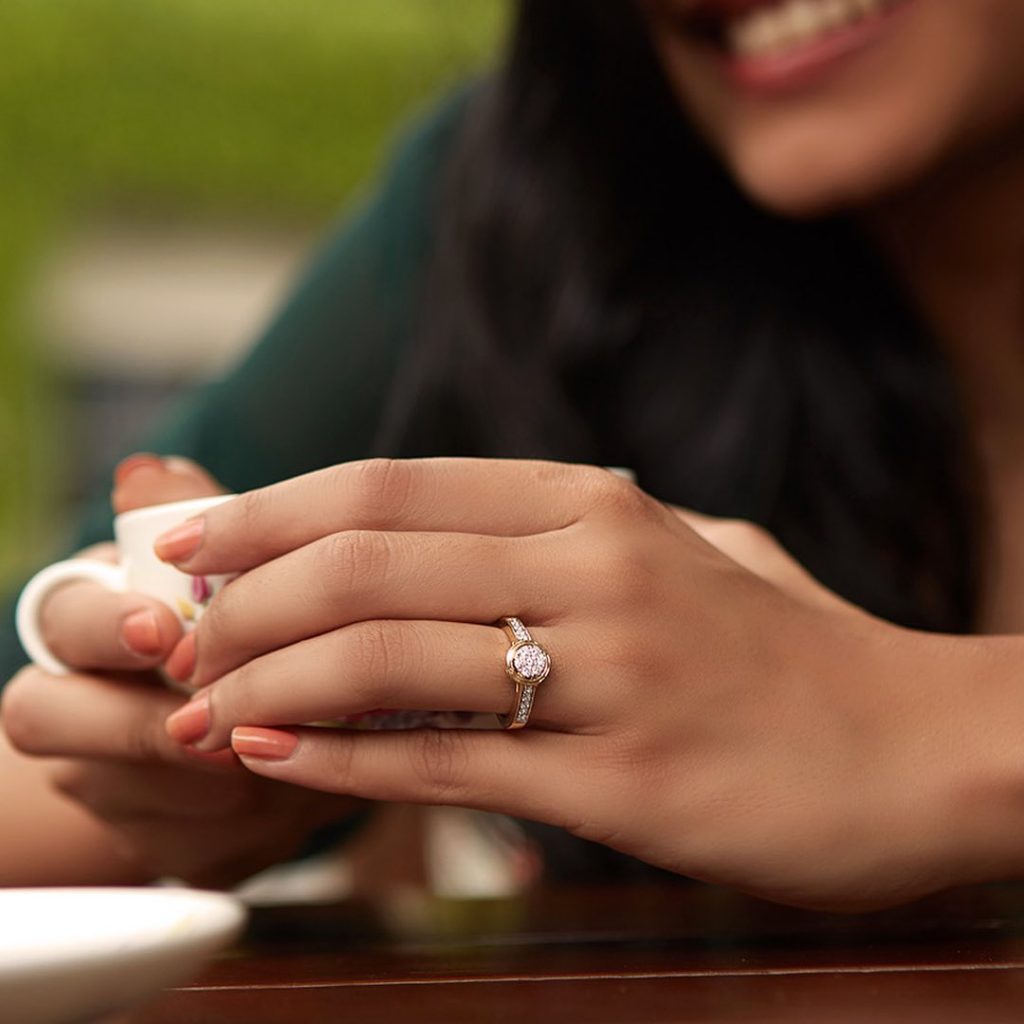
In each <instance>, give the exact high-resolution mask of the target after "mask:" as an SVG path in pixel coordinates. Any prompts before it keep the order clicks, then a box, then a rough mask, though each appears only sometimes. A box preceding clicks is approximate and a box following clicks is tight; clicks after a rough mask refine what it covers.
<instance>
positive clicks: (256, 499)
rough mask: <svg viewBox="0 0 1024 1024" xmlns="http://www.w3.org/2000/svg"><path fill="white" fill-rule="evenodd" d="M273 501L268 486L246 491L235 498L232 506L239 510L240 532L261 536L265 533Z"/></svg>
mask: <svg viewBox="0 0 1024 1024" xmlns="http://www.w3.org/2000/svg"><path fill="white" fill-rule="evenodd" d="M271 501H272V498H271V492H270V489H269V488H266V487H260V488H257V489H256V490H254V491H246V492H245V493H244V494H241V495H239V496H238V497H237V498H235V499H234V500H233V502H232V506H233V509H234V510H235V511H236V512H237V515H238V525H239V527H240V532H241V533H242V534H243V535H244V536H253V535H255V536H260V535H261V534H262V533H263V531H264V530H265V529H266V522H267V513H268V511H269V505H270V503H271Z"/></svg>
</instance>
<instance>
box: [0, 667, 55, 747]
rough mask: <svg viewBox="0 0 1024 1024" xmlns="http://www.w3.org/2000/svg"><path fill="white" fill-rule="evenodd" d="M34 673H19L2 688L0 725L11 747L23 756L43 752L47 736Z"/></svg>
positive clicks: (25, 670) (33, 670) (30, 670)
mask: <svg viewBox="0 0 1024 1024" xmlns="http://www.w3.org/2000/svg"><path fill="white" fill-rule="evenodd" d="M38 674H39V673H38V669H33V668H27V669H22V671H21V672H19V673H18V674H17V675H16V676H15V677H14V678H13V679H12V680H11V681H10V682H9V683H8V684H7V686H6V688H5V689H4V693H3V698H2V702H0V721H2V722H3V730H4V733H5V734H6V736H7V739H8V740H9V742H10V743H11V745H12V746H13V747H14V748H15V749H17V750H20V751H21V752H22V753H24V754H31V753H33V752H36V751H40V750H42V749H43V748H44V740H45V736H46V733H47V728H46V720H45V714H43V713H42V711H43V710H44V709H42V708H41V703H42V702H40V701H39V700H38V699H36V698H37V694H36V693H35V686H34V683H35V681H36V677H37V676H38Z"/></svg>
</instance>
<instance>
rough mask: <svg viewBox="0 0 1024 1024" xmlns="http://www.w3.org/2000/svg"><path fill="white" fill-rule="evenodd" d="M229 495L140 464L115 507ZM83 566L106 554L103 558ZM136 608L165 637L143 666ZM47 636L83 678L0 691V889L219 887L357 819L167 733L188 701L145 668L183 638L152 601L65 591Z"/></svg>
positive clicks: (81, 588) (199, 475)
mask: <svg viewBox="0 0 1024 1024" xmlns="http://www.w3.org/2000/svg"><path fill="white" fill-rule="evenodd" d="M221 492H222V488H220V487H219V485H217V484H216V482H215V481H213V480H212V479H211V478H210V477H209V476H208V475H207V474H206V473H205V472H203V471H202V470H200V469H199V468H198V467H196V466H194V465H192V464H191V463H188V462H186V461H184V460H169V461H164V460H159V459H156V458H153V457H143V458H139V459H136V460H134V461H133V462H131V463H128V464H126V465H125V466H124V467H122V470H121V472H120V473H119V480H118V483H117V485H116V487H115V490H114V494H113V504H114V507H115V509H116V510H117V511H127V510H129V509H131V508H136V507H141V506H144V505H148V504H154V503H157V502H161V501H176V500H181V499H184V498H190V497H200V496H203V495H206V494H212V493H221ZM83 554H85V555H87V556H89V557H93V558H97V557H107V558H112V557H113V552H112V550H111V549H110V547H109V546H104V547H101V548H98V549H92V550H91V551H89V552H84V553H83ZM143 611H148V612H150V613H151V614H152V615H153V616H154V621H155V629H156V634H157V636H158V641H157V642H156V644H155V645H154V646H153V647H152V649H151V650H150V651H149V653H146V654H141V655H140V654H138V653H135V652H133V651H132V650H130V649H129V648H128V647H127V646H126V638H125V633H124V623H125V622H126V620H128V619H129V617H131V616H133V615H137V614H138V613H139V612H143ZM44 628H45V635H46V638H47V642H48V643H49V644H50V646H51V647H52V649H53V650H54V652H55V653H56V654H57V655H58V657H60V658H61V659H62V660H63V661H65V663H67V664H69V665H72V666H75V667H76V669H77V671H76V672H75V673H74V674H72V675H70V676H67V677H62V678H55V677H52V676H49V675H48V674H47V673H45V672H42V671H41V670H39V669H36V668H28V669H26V670H24V671H23V672H21V673H20V674H19V675H18V676H16V677H15V678H14V679H13V680H12V681H11V682H10V684H9V685H8V687H7V688H6V690H5V692H4V694H3V704H2V707H0V719H2V725H3V732H4V734H6V735H5V736H0V787H2V792H3V794H4V796H5V797H6V799H4V801H3V803H2V806H3V807H4V823H5V834H9V835H13V836H16V837H17V838H16V840H15V841H14V842H12V843H7V842H5V843H3V844H0V884H5V885H39V884H54V883H60V884H85V883H91V884H101V883H117V882H121V883H133V882H136V883H137V882H141V881H145V880H148V879H151V878H155V877H161V876H173V877H178V878H183V879H185V880H186V881H190V882H193V883H195V884H199V885H207V886H226V885H229V884H231V883H233V882H236V881H238V880H240V879H242V878H245V877H247V876H248V875H251V874H253V873H254V872H255V871H258V870H259V869H261V868H263V867H266V866H268V865H270V864H274V863H277V862H279V861H281V860H284V859H287V858H288V857H290V856H293V855H294V854H295V852H296V851H297V850H298V849H299V848H300V847H301V845H302V843H303V842H304V840H305V838H306V836H307V835H308V834H309V833H310V831H312V829H314V828H316V827H317V826H319V825H321V824H324V823H326V822H327V821H330V820H333V819H336V818H339V817H343V816H344V815H345V814H346V813H349V812H350V811H351V810H352V808H353V802H352V801H351V800H347V799H339V798H337V797H326V796H323V795H322V794H313V793H310V792H305V793H304V792H302V791H297V790H294V789H292V788H291V787H285V786H282V785H280V784H277V783H268V782H267V781H266V780H258V779H256V777H255V776H253V775H251V774H250V773H248V772H246V771H245V770H244V769H243V768H242V767H241V766H240V765H239V763H238V761H237V760H236V759H235V758H234V757H233V756H231V755H230V754H229V753H221V754H218V755H214V756H213V757H197V756H196V755H195V754H193V753H190V752H188V751H184V750H182V748H181V747H180V745H178V744H176V743H174V742H173V741H172V740H171V739H170V737H168V735H167V733H166V731H165V729H164V726H163V722H164V719H165V718H166V717H167V716H168V715H169V714H171V713H172V712H173V711H174V710H176V709H177V708H178V707H180V706H181V705H182V703H183V702H184V700H185V698H184V697H182V696H181V695H180V694H176V693H173V692H172V691H170V690H169V689H167V688H166V687H164V686H163V685H161V684H160V683H159V682H158V681H157V680H156V679H155V678H154V677H152V676H151V675H150V673H149V671H147V670H149V669H151V668H153V667H155V666H156V665H158V664H160V663H161V662H162V661H163V660H164V659H165V658H166V656H167V654H168V653H169V652H170V651H171V650H172V649H173V647H174V645H175V644H176V643H177V641H178V640H179V639H180V638H181V629H180V627H179V625H178V622H177V620H176V619H175V617H174V615H173V614H171V612H170V611H169V609H167V608H166V607H164V606H163V605H161V604H160V603H159V602H157V601H154V600H152V599H151V598H148V597H146V596H144V595H141V594H111V593H108V592H107V591H104V590H102V589H101V588H99V587H95V586H93V585H91V584H84V583H83V584H73V585H68V586H66V587H63V588H61V589H60V590H59V591H57V592H56V593H55V594H54V596H53V597H52V598H51V599H50V601H49V602H48V604H47V607H46V609H45V611H44ZM143 636H145V634H143ZM134 638H135V639H138V638H139V637H138V634H136V635H135V636H134ZM8 825H9V826H10V827H9V828H8V827H7V826H8Z"/></svg>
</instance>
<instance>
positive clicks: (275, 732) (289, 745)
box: [231, 725, 299, 761]
mask: <svg viewBox="0 0 1024 1024" xmlns="http://www.w3.org/2000/svg"><path fill="white" fill-rule="evenodd" d="M298 744H299V737H298V736H296V735H295V733H293V732H285V731H284V730H283V729H259V728H257V727H255V726H252V725H240V726H238V728H236V729H232V731H231V747H232V749H233V750H234V751H235V753H236V754H237V755H238V756H239V757H241V758H243V759H244V758H252V759H254V760H257V761H285V760H287V759H288V758H289V757H291V756H292V754H293V753H294V752H295V748H296V747H297V746H298Z"/></svg>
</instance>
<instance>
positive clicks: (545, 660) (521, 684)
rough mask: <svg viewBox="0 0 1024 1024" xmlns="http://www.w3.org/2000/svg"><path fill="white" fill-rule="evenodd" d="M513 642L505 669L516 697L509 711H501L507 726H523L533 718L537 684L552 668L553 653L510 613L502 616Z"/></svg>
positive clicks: (504, 723)
mask: <svg viewBox="0 0 1024 1024" xmlns="http://www.w3.org/2000/svg"><path fill="white" fill-rule="evenodd" d="M500 625H501V628H502V629H504V630H505V633H506V634H507V635H508V638H509V640H510V641H511V642H512V645H511V646H510V647H509V649H508V651H507V652H506V654H505V672H506V673H507V675H508V677H509V679H511V680H512V683H513V685H514V686H515V699H514V700H513V702H512V708H511V710H510V711H509V713H508V714H507V715H499V716H498V720H499V721H500V722H501V727H502V728H503V729H522V728H523V726H525V725H526V723H527V722H529V720H530V712H531V711H532V710H533V699H534V696H535V695H536V693H537V687H538V686H540V684H541V683H543V682H544V680H545V679H547V677H548V675H549V674H550V672H551V656H550V655H549V654H548V652H547V651H546V650H544V648H543V647H541V645H540V644H539V643H537V641H536V640H534V639H533V637H532V636H530V631H529V630H528V629H527V628H526V627H525V626H524V625H523V624H522V622H521V621H520V620H519V619H517V618H515V616H509V617H508V618H504V619H502V620H501V623H500Z"/></svg>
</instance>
